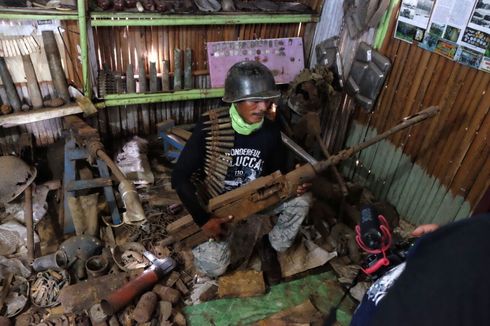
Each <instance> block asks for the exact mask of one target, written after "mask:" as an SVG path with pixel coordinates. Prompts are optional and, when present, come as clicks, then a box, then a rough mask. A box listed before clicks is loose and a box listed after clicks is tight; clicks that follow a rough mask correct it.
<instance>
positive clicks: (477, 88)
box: [343, 21, 490, 223]
mask: <svg viewBox="0 0 490 326" xmlns="http://www.w3.org/2000/svg"><path fill="white" fill-rule="evenodd" d="M394 24H395V21H393V22H392V25H391V28H390V30H389V31H388V35H387V39H386V40H385V44H384V45H383V47H382V49H381V52H382V53H383V54H385V55H386V56H388V57H389V58H390V59H391V60H392V62H393V68H392V71H391V74H390V76H389V78H388V80H387V83H386V85H385V88H384V90H383V92H382V94H381V96H380V98H379V100H378V105H377V108H376V109H375V111H374V112H373V113H366V112H364V111H362V110H361V109H356V110H355V117H354V121H353V122H352V124H351V127H350V129H349V132H348V138H347V141H346V144H345V145H346V146H349V145H352V144H355V143H358V142H360V141H362V140H364V139H367V138H369V137H371V136H373V135H376V134H378V133H380V132H382V131H384V130H386V129H388V128H390V127H391V126H393V125H395V124H396V123H397V122H399V121H400V120H401V119H402V118H403V117H405V116H407V115H410V114H412V113H415V112H417V111H419V110H421V109H423V108H427V107H428V106H431V105H439V106H440V108H441V112H440V113H439V115H438V116H436V117H435V118H432V119H431V120H430V121H426V122H423V123H422V124H420V125H417V126H414V127H412V128H410V129H408V130H406V131H402V132H399V133H398V134H396V135H394V136H392V137H390V138H389V139H387V140H385V141H383V142H380V143H379V144H377V145H374V146H371V147H369V148H368V149H366V150H364V151H363V152H361V153H360V155H358V156H357V157H355V158H354V159H352V160H350V161H349V162H346V164H344V165H343V171H344V173H345V174H346V175H347V176H348V177H350V178H352V179H353V180H354V181H356V182H359V183H361V184H363V185H365V186H367V187H368V188H369V189H370V190H372V191H373V192H374V194H375V195H377V196H378V198H381V199H387V200H389V201H390V202H391V203H392V204H394V205H395V206H396V208H397V210H398V211H399V213H400V214H401V215H402V216H404V217H405V218H407V219H408V220H409V221H411V222H414V223H429V222H431V223H447V222H450V221H453V220H456V219H460V218H464V217H467V216H468V215H469V214H470V213H471V211H472V210H473V209H474V207H475V206H476V204H477V203H478V201H479V199H480V198H481V197H482V196H483V194H484V192H485V191H486V189H488V187H489V180H490V160H489V150H490V145H489V133H490V114H489V109H490V92H489V91H488V90H489V85H490V84H489V83H490V74H488V73H484V72H481V71H478V70H476V69H472V68H469V67H466V66H463V65H461V64H458V63H455V62H453V61H450V60H448V59H446V58H444V57H441V56H439V55H437V54H433V53H431V52H428V51H424V50H422V49H420V48H419V47H417V46H416V45H410V44H408V43H405V42H402V41H399V40H396V39H394V38H393V37H392V35H393V27H394Z"/></svg>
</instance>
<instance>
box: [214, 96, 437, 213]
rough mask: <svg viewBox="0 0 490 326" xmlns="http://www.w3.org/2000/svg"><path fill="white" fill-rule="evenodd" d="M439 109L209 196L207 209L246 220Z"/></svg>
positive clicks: (429, 109)
mask: <svg viewBox="0 0 490 326" xmlns="http://www.w3.org/2000/svg"><path fill="white" fill-rule="evenodd" d="M438 112H439V108H438V107H436V106H432V107H429V108H427V109H425V110H422V111H420V112H418V113H416V114H414V115H412V116H409V117H406V118H404V119H403V121H402V122H401V123H399V124H398V125H396V126H395V127H393V128H391V129H389V130H387V131H385V132H383V133H382V134H379V135H377V136H376V137H373V138H371V139H369V140H367V141H365V142H362V143H360V144H358V145H354V146H352V147H350V148H347V149H344V150H342V151H340V152H339V153H338V154H336V155H332V156H330V157H329V158H328V159H327V160H324V161H319V162H316V163H313V164H312V163H307V164H305V165H302V166H301V167H299V168H296V169H294V170H292V171H291V172H289V173H287V174H282V173H281V172H280V171H276V172H274V173H272V174H270V175H267V176H264V177H260V178H257V179H255V180H253V181H251V182H249V183H248V184H246V185H244V186H241V187H239V188H237V189H234V190H231V191H229V192H227V193H224V194H222V195H220V196H217V197H214V198H212V199H210V201H209V203H208V207H207V208H208V211H209V213H211V214H212V215H214V216H220V217H225V216H229V215H232V216H233V222H238V221H241V220H243V219H246V218H248V217H249V216H250V215H252V214H255V213H257V212H260V211H262V210H264V209H265V208H268V207H270V206H272V205H274V204H276V203H278V202H280V201H282V200H285V199H288V198H291V197H293V196H295V195H296V189H297V188H298V185H301V184H303V183H305V182H308V181H310V180H312V179H313V178H314V177H315V176H316V175H317V174H318V173H320V172H322V171H324V170H326V169H327V168H328V167H330V166H332V165H335V164H338V163H340V162H341V161H343V160H346V159H348V158H349V157H351V156H352V155H354V154H355V153H357V152H359V151H361V150H363V149H365V148H366V147H369V146H371V145H373V144H375V143H377V142H379V141H380V140H383V139H385V138H387V137H389V136H390V135H392V134H394V133H396V132H398V131H400V130H403V129H405V128H408V127H410V126H412V125H414V124H416V123H419V122H421V121H424V120H426V119H428V118H430V117H433V116H434V115H436V114H437V113H438Z"/></svg>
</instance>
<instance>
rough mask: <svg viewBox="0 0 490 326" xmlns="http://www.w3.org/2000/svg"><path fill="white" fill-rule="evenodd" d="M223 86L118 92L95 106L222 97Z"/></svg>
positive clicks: (103, 106)
mask: <svg viewBox="0 0 490 326" xmlns="http://www.w3.org/2000/svg"><path fill="white" fill-rule="evenodd" d="M223 94H224V89H223V88H209V89H192V90H185V91H176V92H172V93H148V94H118V95H106V96H105V97H104V102H99V103H97V104H96V105H95V106H96V107H97V108H99V109H100V108H105V107H109V106H124V105H133V104H145V103H160V102H175V101H191V100H198V99H206V98H219V97H223Z"/></svg>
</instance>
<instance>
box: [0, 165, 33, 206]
mask: <svg viewBox="0 0 490 326" xmlns="http://www.w3.org/2000/svg"><path fill="white" fill-rule="evenodd" d="M0 174H1V175H2V178H1V181H0V204H6V203H8V202H10V201H12V200H14V198H16V197H17V196H18V195H20V194H21V193H22V192H23V191H24V189H26V188H27V187H28V186H29V185H30V184H31V183H32V181H34V178H35V177H36V175H37V171H36V168H35V167H31V166H29V165H27V164H26V163H25V162H24V161H23V160H21V159H20V158H18V157H16V156H0Z"/></svg>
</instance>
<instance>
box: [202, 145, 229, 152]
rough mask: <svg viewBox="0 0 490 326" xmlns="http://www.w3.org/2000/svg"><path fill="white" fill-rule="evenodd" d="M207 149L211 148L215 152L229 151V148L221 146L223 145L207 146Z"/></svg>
mask: <svg viewBox="0 0 490 326" xmlns="http://www.w3.org/2000/svg"><path fill="white" fill-rule="evenodd" d="M206 149H207V150H210V151H213V152H218V153H223V154H225V153H228V152H229V150H228V149H227V148H221V147H218V146H206Z"/></svg>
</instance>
